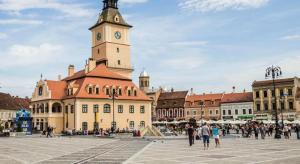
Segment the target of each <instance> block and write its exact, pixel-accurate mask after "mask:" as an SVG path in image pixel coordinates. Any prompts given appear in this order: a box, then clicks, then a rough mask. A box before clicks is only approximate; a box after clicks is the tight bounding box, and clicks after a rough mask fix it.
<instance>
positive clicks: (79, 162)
mask: <svg viewBox="0 0 300 164" xmlns="http://www.w3.org/2000/svg"><path fill="white" fill-rule="evenodd" d="M127 145H129V143H124V144H122V145H119V146H116V147H114V148H113V149H109V150H107V151H104V152H102V153H98V154H95V155H92V156H90V157H87V158H85V159H82V160H79V161H76V162H73V163H72V164H83V163H85V162H88V161H90V160H92V159H94V158H96V157H97V156H100V155H103V154H106V153H109V152H112V151H114V150H116V149H118V148H121V147H125V146H127Z"/></svg>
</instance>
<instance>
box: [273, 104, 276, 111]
mask: <svg viewBox="0 0 300 164" xmlns="http://www.w3.org/2000/svg"><path fill="white" fill-rule="evenodd" d="M275 108H276V107H275V103H274V102H273V103H272V109H273V110H275Z"/></svg>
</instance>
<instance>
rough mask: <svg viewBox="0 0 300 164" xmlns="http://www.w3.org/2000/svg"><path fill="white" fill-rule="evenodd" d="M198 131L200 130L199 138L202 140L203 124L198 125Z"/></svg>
mask: <svg viewBox="0 0 300 164" xmlns="http://www.w3.org/2000/svg"><path fill="white" fill-rule="evenodd" d="M197 132H198V136H199V140H201V138H202V127H201V126H199V127H198V129H197Z"/></svg>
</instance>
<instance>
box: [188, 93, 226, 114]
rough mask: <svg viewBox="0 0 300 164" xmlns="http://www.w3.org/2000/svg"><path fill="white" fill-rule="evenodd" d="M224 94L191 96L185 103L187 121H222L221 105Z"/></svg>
mask: <svg viewBox="0 0 300 164" xmlns="http://www.w3.org/2000/svg"><path fill="white" fill-rule="evenodd" d="M223 95H224V94H222V93H216V94H202V95H195V94H193V95H189V96H187V98H186V101H185V115H186V117H185V119H186V120H189V119H191V118H194V119H196V120H201V119H203V120H220V119H221V112H220V103H221V100H222V97H223Z"/></svg>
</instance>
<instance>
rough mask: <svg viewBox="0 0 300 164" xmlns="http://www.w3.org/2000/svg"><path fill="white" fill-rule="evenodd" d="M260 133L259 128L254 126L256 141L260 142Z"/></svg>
mask: <svg viewBox="0 0 300 164" xmlns="http://www.w3.org/2000/svg"><path fill="white" fill-rule="evenodd" d="M258 131H259V128H258V126H257V125H255V126H254V135H255V139H257V140H258Z"/></svg>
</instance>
